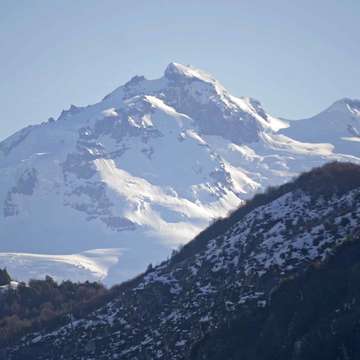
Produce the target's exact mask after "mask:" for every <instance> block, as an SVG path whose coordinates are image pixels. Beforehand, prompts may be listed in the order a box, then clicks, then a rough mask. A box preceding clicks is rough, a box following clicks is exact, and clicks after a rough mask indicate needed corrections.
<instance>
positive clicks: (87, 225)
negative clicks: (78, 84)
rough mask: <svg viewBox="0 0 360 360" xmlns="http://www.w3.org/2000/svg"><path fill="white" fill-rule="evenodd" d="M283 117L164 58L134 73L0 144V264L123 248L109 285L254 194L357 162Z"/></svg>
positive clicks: (58, 274)
mask: <svg viewBox="0 0 360 360" xmlns="http://www.w3.org/2000/svg"><path fill="white" fill-rule="evenodd" d="M286 126H287V124H286V123H285V122H283V121H281V120H279V119H277V118H274V117H272V116H271V115H269V114H267V113H266V112H265V111H264V109H263V108H262V107H261V104H260V103H259V102H258V101H256V100H254V99H251V98H237V97H234V96H232V95H231V94H229V92H228V91H227V90H226V89H225V88H224V87H223V86H222V85H221V84H220V83H219V82H218V81H217V80H216V79H214V78H213V77H212V76H211V75H208V74H206V73H204V72H203V71H201V70H198V69H194V68H192V67H190V66H184V65H181V64H177V63H171V64H169V66H168V67H167V68H166V70H165V73H164V76H163V77H161V78H160V79H157V80H147V79H145V78H144V77H139V76H136V77H134V78H132V79H131V80H130V81H129V82H128V83H126V84H125V85H124V86H121V87H119V88H118V89H116V90H115V91H113V92H112V93H110V94H109V95H107V96H106V97H105V98H104V99H103V100H102V101H100V102H99V103H97V104H94V105H91V106H87V107H76V106H71V107H70V109H69V110H68V111H64V112H63V113H62V114H61V115H60V116H59V118H58V119H57V120H56V121H55V120H54V119H49V121H48V122H46V123H43V124H41V125H37V126H31V127H28V128H25V129H23V130H21V131H19V132H18V133H16V134H14V135H13V136H11V137H10V138H8V139H7V140H5V141H3V142H2V143H0V175H1V176H0V207H1V211H0V227H1V229H5V230H3V231H2V234H1V243H0V251H1V252H2V253H3V256H0V266H4V265H5V262H3V260H1V259H4V256H7V254H8V253H14V256H13V259H14V261H17V264H16V267H17V268H18V269H21V270H19V272H18V273H19V274H20V275H19V276H21V274H23V273H24V272H25V271H26V268H24V267H23V265H22V264H23V263H26V264H29V259H30V258H31V256H32V254H41V255H45V256H46V257H47V259H50V260H51V259H53V256H54V255H64V254H66V255H76V254H78V253H81V252H83V251H88V250H91V251H93V250H96V251H98V249H114V251H113V252H114V253H116V252H118V249H120V253H121V256H119V257H118V261H117V262H116V266H114V265H112V264H113V262H110V263H108V264H109V265H108V266H107V267H106V268H103V267H102V264H99V266H100V267H102V268H103V270H104V273H105V281H107V282H108V283H114V282H118V281H122V280H126V279H128V278H129V277H131V276H133V275H135V274H137V273H139V272H140V271H143V270H144V269H145V267H146V266H147V264H148V263H149V262H155V263H156V262H159V261H161V260H162V259H163V258H165V257H166V256H167V255H168V254H169V252H170V250H171V249H172V248H176V247H178V246H179V245H181V244H184V243H186V242H188V241H189V240H190V239H191V238H193V237H194V236H195V235H196V234H198V233H199V232H200V231H201V230H202V229H204V228H205V227H206V226H207V225H208V223H209V221H211V220H212V219H214V218H218V217H222V216H225V215H226V214H227V213H228V212H229V211H231V210H233V209H234V208H236V207H237V206H238V205H239V204H241V202H242V201H244V200H245V199H248V198H249V197H251V196H252V194H254V193H255V192H256V191H259V190H261V189H264V188H266V187H267V186H269V185H276V184H281V183H284V182H285V181H287V180H289V179H290V178H292V177H293V176H295V175H296V174H298V173H300V172H302V171H305V170H309V169H310V168H312V167H314V166H318V165H321V164H323V163H324V162H327V161H332V160H340V161H353V162H360V159H359V152H358V151H356V150H357V149H355V148H354V149H351V152H346V153H345V154H338V153H337V152H336V151H334V146H333V145H332V144H315V143H304V142H301V141H297V140H294V139H291V138H289V137H287V136H285V135H284V134H282V133H279V131H281V129H283V128H284V127H286ZM109 251H112V250H109ZM22 254H24V255H22ZM23 256H24V257H25V258H24V259H22V257H23ZM35 258H36V257H35ZM35 258H34V259H35ZM71 258H74V256H73V257H69V258H68V259H71ZM50 260H49V262H48V263H47V267H46V269H47V272H48V273H51V275H53V276H54V277H55V278H56V279H58V280H61V279H62V278H65V276H66V277H68V276H69V275H68V274H69V273H71V274H72V275H71V276H72V279H74V280H76V279H83V274H81V275H79V277H77V275H76V273H75V272H73V271H72V269H73V268H74V267H76V266H77V263H76V262H74V263H69V262H63V264H65V263H68V264H69V267H70V269H69V271H67V270H65V272H64V267H62V268H61V271H59V270H57V269H58V267H57V264H54V266H52V265H51V261H50ZM99 260H101V259H100V258H99ZM36 261H37V260H36ZM14 267H15V266H14ZM35 268H36V267H35ZM64 274H66V275H64ZM32 276H43V272H41V271H39V272H38V273H33V274H32ZM102 277H103V276H102ZM89 278H90V279H92V278H93V277H91V275H89Z"/></svg>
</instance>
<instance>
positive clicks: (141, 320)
mask: <svg viewBox="0 0 360 360" xmlns="http://www.w3.org/2000/svg"><path fill="white" fill-rule="evenodd" d="M359 235H360V166H357V165H353V164H343V163H332V164H328V165H326V166H323V167H321V168H317V169H314V170H312V171H311V172H308V173H305V174H303V175H301V176H300V177H298V178H297V179H295V180H294V181H293V182H290V183H288V184H285V185H283V186H280V187H278V188H273V189H269V190H268V191H267V192H266V193H264V194H259V195H257V196H255V197H254V198H253V199H252V200H250V201H249V202H248V203H247V204H245V206H242V207H241V208H239V209H238V210H236V211H235V212H233V213H232V214H231V215H230V216H229V217H228V218H226V219H221V220H218V221H217V222H215V223H214V224H212V225H211V226H210V227H209V228H208V229H206V230H205V231H203V232H202V233H201V234H199V236H197V237H196V238H195V239H194V240H193V241H192V242H190V243H189V244H188V245H186V246H185V247H184V248H183V249H182V250H181V251H180V252H178V253H176V254H175V255H174V256H173V257H172V258H170V259H169V260H167V261H164V262H163V263H162V264H160V265H158V266H155V267H149V269H148V270H147V271H146V272H145V273H144V274H141V275H139V276H138V277H137V278H135V279H133V280H131V281H128V282H127V283H123V284H121V285H119V286H116V287H115V288H113V289H112V290H110V291H109V292H107V291H105V290H104V289H103V288H102V287H101V286H100V285H96V286H95V285H92V284H87V286H88V287H89V288H87V291H90V290H91V291H93V294H94V296H93V298H92V299H93V301H90V304H89V306H88V307H87V306H86V299H90V298H91V296H89V295H87V293H86V291H85V295H80V296H78V298H77V299H78V301H77V302H76V306H74V308H73V309H70V310H69V308H67V309H66V311H65V312H64V317H61V316H60V317H58V318H57V319H56V322H55V324H52V323H51V322H50V321H49V322H48V323H45V324H44V327H42V323H41V322H39V321H38V319H39V312H37V313H36V314H37V315H36V316H35V318H36V319H37V320H36V321H34V324H33V326H32V327H30V328H27V329H26V331H25V330H24V334H25V336H24V337H23V338H22V339H21V340H19V339H18V340H17V341H15V342H12V343H11V344H9V346H7V347H5V346H3V349H2V353H0V355H1V354H2V356H3V358H4V359H6V360H22V359H25V358H26V359H27V360H35V359H36V360H45V359H46V360H58V359H59V360H60V359H73V360H80V359H87V360H95V359H96V360H98V359H104V360H105V359H114V358H115V359H116V358H117V359H124V360H133V359H139V360H140V359H163V360H165V359H166V360H167V359H174V360H180V359H186V360H189V359H191V360H200V359H209V360H215V359H219V360H220V359H221V360H222V359H224V360H235V359H242V360H313V359H314V360H315V359H316V360H318V359H327V360H328V359H329V360H357V359H359V345H358V344H359V343H360V341H359V323H360V317H359V315H360V307H359V305H358V304H359V301H360V285H359V281H358V280H359V278H360V270H359V269H360V239H359ZM47 283H49V284H50V285H51V286H50V288H51V289H53V288H54V286H55V285H53V284H54V282H53V280H51V279H47V280H45V281H44V282H42V283H41V286H40V287H41V288H42V287H45V288H46V287H47V286H48V285H47ZM33 284H34V285H35V284H37V283H36V282H34V283H33ZM61 286H62V285H61V284H60V285H58V284H56V286H55V288H56V289H57V288H58V287H61ZM63 286H64V285H63ZM73 286H75V287H76V289H78V288H79V289H80V288H81V286H83V285H81V284H77V285H73ZM32 287H33V285H31V286H30V288H32ZM93 287H94V288H93ZM20 289H21V288H20ZM24 289H27V290H26V291H29V290H28V289H29V287H25V286H24ZM65 289H67V287H66V286H65ZM65 289H63V290H62V291H63V292H64V294H67V296H68V295H69V293H66V291H65ZM94 289H95V290H94ZM16 291H19V290H16ZM16 291H15V293H16ZM22 291H25V290H22ZM79 291H80V290H79ZM45 293H46V294H48V293H47V292H46V291H45ZM80 293H81V292H80ZM45 298H46V297H44V299H45ZM50 298H52V295H51V296H50ZM55 298H56V297H55ZM26 299H27V296H24V297H23V300H24V301H25V302H26ZM67 299H68V298H66V297H65V299H64V300H65V301H66V300H67ZM84 301H85V303H84ZM45 302H46V301H43V302H42V303H45ZM61 303H62V302H61ZM74 305H75V304H74ZM42 306H44V305H42ZM38 308H39V306H38V307H37V309H38ZM40 308H41V306H40ZM11 311H12V310H11ZM10 313H11V312H10ZM10 313H9V314H10ZM69 314H71V316H70V315H69ZM70 318H71V319H70ZM60 320H61V321H60ZM50 325H51V326H50ZM49 327H51V329H49Z"/></svg>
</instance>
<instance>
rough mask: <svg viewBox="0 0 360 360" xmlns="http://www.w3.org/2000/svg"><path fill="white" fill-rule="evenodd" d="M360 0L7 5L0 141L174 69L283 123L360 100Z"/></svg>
mask: <svg viewBox="0 0 360 360" xmlns="http://www.w3.org/2000/svg"><path fill="white" fill-rule="evenodd" d="M359 38H360V1H359V0H341V1H340V0H311V1H310V0H301V1H299V0H272V1H269V0H221V1H219V0H218V1H214V0H197V1H194V0H193V1H189V0H181V1H175V0H174V1H170V0H169V1H160V0H151V1H149V0H146V1H145V0H132V1H125V0H124V1H122V0H103V1H100V0H97V1H95V0H77V1H73V0H61V1H60V0H52V1H46V0H42V1H40V0H0V140H2V139H4V138H6V137H7V136H9V135H11V134H12V133H13V132H15V131H16V130H19V129H21V128H22V127H24V126H27V125H30V124H36V123H40V122H42V121H46V120H47V119H48V118H49V117H54V118H57V117H58V115H59V114H60V112H61V110H63V109H67V108H69V106H70V105H71V104H74V105H77V106H82V105H88V104H92V103H95V102H97V101H99V100H100V99H101V98H103V97H104V96H105V95H106V94H108V93H109V92H111V91H112V90H113V89H115V88H116V87H118V86H120V85H122V84H124V83H125V82H126V81H128V80H129V79H130V78H131V77H132V76H134V75H145V77H146V78H148V79H152V78H159V77H161V76H162V74H163V72H164V69H165V68H166V66H167V64H168V63H170V62H172V61H175V62H180V63H183V64H191V65H193V66H195V67H198V68H201V69H203V70H206V71H208V72H210V73H211V74H213V75H214V76H215V77H216V78H217V79H218V80H219V81H220V82H221V83H222V84H223V85H224V86H225V87H226V88H227V89H228V90H229V91H230V92H231V93H232V94H233V95H236V96H251V97H254V98H256V99H258V100H260V101H261V103H262V104H263V106H264V108H265V109H266V110H267V111H268V112H269V113H270V114H272V115H275V116H280V117H283V118H287V119H298V118H305V117H310V116H312V115H315V114H316V113H318V112H320V111H322V110H323V109H325V108H326V107H328V106H329V105H330V104H331V103H333V102H334V101H336V100H338V99H340V98H343V97H352V98H360V88H359V84H360V66H359V58H360V41H359Z"/></svg>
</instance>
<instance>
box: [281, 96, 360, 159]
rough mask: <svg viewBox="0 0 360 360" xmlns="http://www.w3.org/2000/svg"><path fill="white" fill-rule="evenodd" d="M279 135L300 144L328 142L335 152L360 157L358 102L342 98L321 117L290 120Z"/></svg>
mask: <svg viewBox="0 0 360 360" xmlns="http://www.w3.org/2000/svg"><path fill="white" fill-rule="evenodd" d="M290 124H291V126H289V127H288V128H286V129H283V130H282V132H283V133H284V134H285V135H287V136H290V137H294V138H296V139H298V140H300V141H306V142H316V143H331V144H332V145H333V146H334V147H335V149H334V151H335V152H337V153H343V154H356V155H357V156H359V154H360V100H353V99H348V98H345V99H341V100H339V101H337V102H335V103H334V104H333V105H331V106H330V107H329V108H328V109H326V110H325V111H323V112H321V113H320V114H318V115H316V116H314V117H312V118H310V119H304V120H296V121H292V122H291V123H290Z"/></svg>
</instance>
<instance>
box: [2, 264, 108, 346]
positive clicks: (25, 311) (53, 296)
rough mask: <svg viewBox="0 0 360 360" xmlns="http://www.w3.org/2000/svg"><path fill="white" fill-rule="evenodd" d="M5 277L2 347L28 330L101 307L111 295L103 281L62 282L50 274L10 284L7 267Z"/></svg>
mask: <svg viewBox="0 0 360 360" xmlns="http://www.w3.org/2000/svg"><path fill="white" fill-rule="evenodd" d="M1 279H3V280H4V281H3V287H2V289H1V291H0V346H5V345H8V344H10V343H11V342H13V341H14V340H15V339H17V338H18V337H19V336H21V335H24V334H26V333H29V332H34V331H37V330H39V329H42V330H44V329H46V328H48V329H51V328H53V327H56V326H59V325H62V324H66V323H67V322H68V321H69V318H71V317H73V316H74V317H80V316H83V315H85V314H86V313H88V312H89V311H90V310H93V309H94V308H96V307H98V306H100V304H102V303H104V301H105V299H108V296H109V290H107V289H105V287H104V286H103V285H101V284H99V283H90V282H85V283H73V282H71V281H64V282H62V283H60V284H58V283H57V282H55V281H54V280H53V279H52V278H51V277H49V276H47V277H46V278H45V279H44V280H30V281H29V283H28V284H25V283H16V284H15V286H10V280H11V278H10V275H9V274H8V273H7V271H6V270H5V269H4V270H0V280H1ZM5 280H6V281H5Z"/></svg>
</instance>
